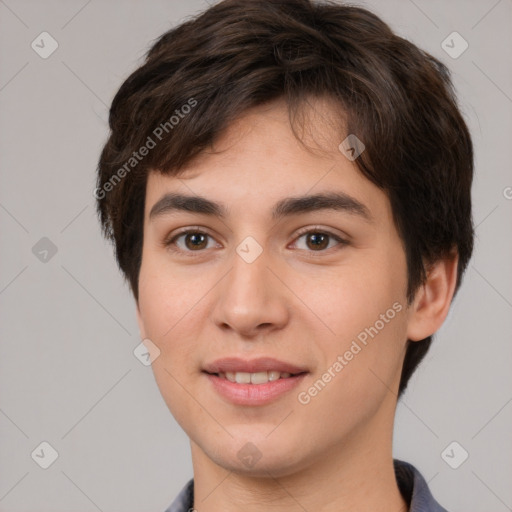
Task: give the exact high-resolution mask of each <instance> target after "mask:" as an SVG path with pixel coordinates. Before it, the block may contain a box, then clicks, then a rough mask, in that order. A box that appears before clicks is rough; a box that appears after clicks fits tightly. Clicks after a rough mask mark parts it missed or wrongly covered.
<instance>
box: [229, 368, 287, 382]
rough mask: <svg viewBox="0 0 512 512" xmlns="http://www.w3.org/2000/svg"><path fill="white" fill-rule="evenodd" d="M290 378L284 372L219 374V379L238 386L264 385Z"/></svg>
mask: <svg viewBox="0 0 512 512" xmlns="http://www.w3.org/2000/svg"><path fill="white" fill-rule="evenodd" d="M290 376H291V373H286V372H282V373H281V372H275V371H270V372H257V373H247V372H226V373H219V377H220V378H221V379H227V380H229V381H230V382H237V383H238V384H266V383H267V382H272V381H274V380H277V379H287V378H288V377H290Z"/></svg>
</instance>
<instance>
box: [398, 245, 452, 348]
mask: <svg viewBox="0 0 512 512" xmlns="http://www.w3.org/2000/svg"><path fill="white" fill-rule="evenodd" d="M458 263H459V255H458V252H457V251H456V250H452V251H451V252H450V253H448V254H447V255H446V256H444V257H443V258H442V259H440V260H438V261H436V262H435V263H433V264H431V265H430V266H429V267H428V270H427V279H426V281H425V283H424V284H423V285H422V286H421V287H420V288H419V289H418V290H417V292H416V296H415V298H414V302H413V304H412V305H411V306H410V320H409V324H408V326H407V337H408V339H410V340H411V341H420V340H423V339H425V338H427V337H429V336H431V335H432V334H434V333H435V332H436V331H437V330H438V329H439V328H440V327H441V325H442V324H443V322H444V320H445V318H446V316H447V315H448V311H449V310H450V304H451V302H452V299H453V294H454V292H455V285H456V283H457V266H458Z"/></svg>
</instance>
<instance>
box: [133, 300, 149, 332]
mask: <svg viewBox="0 0 512 512" xmlns="http://www.w3.org/2000/svg"><path fill="white" fill-rule="evenodd" d="M135 304H136V306H137V307H136V313H137V323H138V324H139V333H140V339H141V340H145V339H146V329H145V328H144V321H143V320H142V315H141V314H140V309H139V303H138V302H136V303H135Z"/></svg>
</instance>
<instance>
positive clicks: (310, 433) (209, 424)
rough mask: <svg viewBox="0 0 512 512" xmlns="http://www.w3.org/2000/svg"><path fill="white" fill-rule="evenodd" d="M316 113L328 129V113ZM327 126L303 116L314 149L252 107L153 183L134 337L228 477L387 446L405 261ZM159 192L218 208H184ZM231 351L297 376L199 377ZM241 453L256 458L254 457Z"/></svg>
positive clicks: (275, 115) (277, 117)
mask: <svg viewBox="0 0 512 512" xmlns="http://www.w3.org/2000/svg"><path fill="white" fill-rule="evenodd" d="M315 105H316V108H317V112H322V109H325V110H324V111H323V112H324V116H323V119H324V120H325V119H326V118H327V117H328V115H329V114H328V113H329V109H328V107H326V106H325V105H323V104H321V103H319V102H318V103H316V104H315ZM331 111H332V110H331ZM320 117H322V116H320ZM327 126H329V125H328V123H325V122H323V123H321V122H317V121H315V116H312V118H311V124H310V126H309V130H308V131H307V133H309V135H304V137H303V140H304V142H306V144H308V146H309V147H310V148H313V149H310V150H308V149H306V148H305V147H304V146H302V145H301V144H300V142H299V141H298V140H297V139H296V138H295V136H294V135H293V133H292V130H291V127H290V124H289V120H288V112H287V110H286V107H285V105H284V104H283V103H281V102H275V103H272V104H271V105H267V106H265V107H259V108H256V109H253V110H251V111H248V112H247V113H246V114H245V115H244V116H243V117H241V118H240V119H239V120H238V121H237V122H236V123H234V124H232V125H231V126H230V127H229V129H228V130H227V131H226V132H225V133H224V134H223V136H222V137H221V138H220V139H219V140H218V142H217V143H216V144H215V148H214V149H215V150H216V152H208V153H206V152H205V153H203V154H201V155H200V156H199V157H198V158H196V159H194V160H193V161H192V162H191V163H190V164H189V166H188V167H187V168H186V169H185V171H184V172H183V173H182V174H181V175H180V176H179V177H171V176H164V175H160V174H158V173H156V172H153V173H151V174H150V175H149V177H148V183H147V191H146V209H145V214H144V215H145V220H144V243H143V255H142V264H141V270H140V278H139V302H138V311H137V313H138V319H139V326H140V329H141V335H142V337H143V338H148V339H150V340H151V342H152V343H153V344H154V345H155V346H156V347H158V349H159V351H160V354H159V356H158V357H157V358H156V359H155V360H154V362H153V364H152V367H153V371H154V375H155V378H156V382H157V384H158V386H159V388H160V391H161V393H162V396H163V398H164V400H165V401H166V403H167V405H168V407H169V409H170V411H171V412H172V414H173V416H174V417H175V418H176V420H177V422H178V423H179V424H180V425H181V427H182V428H183V429H184V430H185V432H186V433H187V434H188V436H189V437H190V439H191V442H192V445H193V447H195V450H196V455H197V454H199V453H200V454H201V456H204V457H205V460H208V461H211V462H212V463H214V464H216V465H218V466H220V467H222V468H225V469H228V470H234V471H238V472H248V473H251V474H257V473H258V472H260V471H261V472H263V470H268V471H270V472H271V473H272V474H273V475H274V476H279V475H282V476H284V475H287V474H291V473H293V472H294V471H298V470H299V469H301V468H306V467H308V466H311V465H313V464H315V463H316V462H318V461H320V460H326V459H327V458H329V457H334V456H339V454H340V453H341V452H343V453H344V454H345V456H348V453H349V452H350V450H351V449H352V450H355V447H362V446H364V447H365V449H366V450H371V449H372V445H375V447H378V446H382V445H384V446H385V445H386V444H390V439H389V438H390V435H391V430H392V421H393V414H394V409H395V406H396V392H397V390H398V382H399V378H400V371H401V364H402V361H403V356H404V354H405V344H406V340H407V329H408V324H409V321H410V314H409V309H408V308H407V307H406V305H407V302H406V295H405V294H406V288H407V272H406V260H405V253H404V248H403V245H402V242H401V240H400V238H399V236H398V233H397V231H396V228H395V225H394V223H393V220H392V213H391V208H390V204H389V201H388V199H387V197H386V195H385V194H384V192H382V191H381V190H380V189H378V188H377V187H376V186H375V185H373V184H372V183H371V182H370V181H368V180H367V179H366V178H365V177H363V176H362V175H361V174H360V172H359V171H358V170H357V168H356V166H355V164H354V162H352V161H350V160H349V159H348V158H347V157H346V156H345V155H344V154H343V153H342V152H341V151H340V150H339V149H338V145H339V144H340V142H341V141H342V140H343V139H344V138H345V137H346V134H345V135H343V134H342V133H341V132H338V133H336V130H334V129H333V128H332V126H331V127H329V128H327ZM320 149H321V151H320ZM167 194H180V195H183V196H187V197H190V198H197V196H200V197H201V198H205V199H207V200H208V201H210V202H213V203H216V204H217V205H218V208H219V211H218V212H215V210H214V208H213V207H212V206H211V205H209V206H208V205H207V206H208V208H205V207H203V208H198V207H197V206H198V204H199V203H198V202H197V201H196V203H195V205H194V204H192V203H188V204H189V205H190V211H189V210H184V209H182V207H183V205H184V204H186V201H184V200H181V201H172V200H170V199H169V197H168V198H167V199H165V196H166V195H167ZM329 194H330V195H331V196H332V195H333V194H337V197H336V198H334V199H333V197H331V201H327V200H325V198H324V200H321V199H318V198H317V201H316V202H315V201H309V202H308V201H293V200H296V199H298V198H304V197H306V196H327V195H329ZM163 198H164V199H163ZM162 199H163V200H162ZM180 205H181V207H180ZM276 205H280V208H277V214H276V215H274V213H275V210H276ZM221 208H222V209H223V210H222V211H221V210H220V209H221ZM195 210H200V211H195ZM151 212H152V213H151ZM212 212H214V213H212ZM150 213H151V215H150ZM220 213H222V214H223V215H220ZM229 357H236V358H240V359H241V360H243V361H245V362H247V361H254V360H256V359H258V358H262V357H267V358H274V359H276V360H278V361H280V362H281V363H287V364H290V365H294V367H296V369H297V370H300V371H302V372H304V373H302V375H300V376H297V377H293V376H291V377H289V379H291V380H290V381H287V379H286V375H284V378H282V380H281V379H280V381H281V382H278V381H276V382H270V384H263V385H262V384H256V383H255V384H240V383H234V384H233V383H229V384H228V380H227V379H226V380H224V382H223V383H220V382H219V381H220V380H221V378H222V376H219V377H217V376H212V375H209V374H208V373H206V372H205V370H206V369H207V368H209V369H210V370H212V367H210V366H209V365H211V364H213V363H214V362H216V361H218V360H219V359H222V358H229ZM281 363H271V364H275V365H276V367H278V366H279V364H281ZM239 364H241V363H239ZM236 365H237V363H235V364H234V366H233V365H231V366H228V370H231V371H234V370H236ZM222 369H225V368H222ZM258 369H260V370H261V368H258ZM267 370H271V368H268V367H267ZM252 373H258V372H252ZM289 373H290V372H289ZM291 373H294V372H291ZM267 375H268V374H267ZM274 375H275V374H274ZM236 378H237V376H235V379H236ZM244 378H246V376H245V375H244V374H239V375H238V380H242V381H243V380H244ZM283 383H284V386H283V387H282V389H281V388H279V389H281V392H277V391H276V389H278V388H277V386H279V385H281V384H283ZM224 384H225V385H224ZM260 385H262V386H266V390H265V391H261V392H257V393H254V392H252V391H251V390H247V388H248V386H252V387H253V388H254V387H256V386H260ZM236 386H239V387H238V390H239V392H237V391H236V390H235V389H234V388H235V387H236ZM228 388H229V389H228ZM226 389H227V391H226V392H223V391H220V390H226ZM261 389H263V388H261ZM390 390H391V391H390ZM226 393H227V394H226ZM253 395H254V396H253ZM237 397H238V398H237ZM250 397H253V398H250ZM247 443H251V444H247ZM240 450H241V451H240ZM244 450H245V451H244ZM247 452H248V453H249V454H252V455H255V456H256V459H257V458H258V457H260V456H261V458H260V459H259V461H258V462H257V463H255V464H253V465H251V464H248V462H247V460H248V459H244V457H243V455H244V454H245V453H247ZM262 474H263V473H262Z"/></svg>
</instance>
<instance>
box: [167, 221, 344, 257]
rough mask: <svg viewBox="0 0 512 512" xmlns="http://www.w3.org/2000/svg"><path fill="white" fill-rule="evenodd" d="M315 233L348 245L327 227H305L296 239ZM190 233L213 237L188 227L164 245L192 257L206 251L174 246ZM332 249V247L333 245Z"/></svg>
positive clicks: (325, 250)
mask: <svg viewBox="0 0 512 512" xmlns="http://www.w3.org/2000/svg"><path fill="white" fill-rule="evenodd" d="M313 233H314V234H322V235H327V236H328V237H330V238H332V239H334V240H335V241H336V242H338V245H341V246H342V247H343V246H345V245H348V241H347V240H345V239H343V238H341V237H340V236H339V235H335V234H334V233H332V232H331V231H328V230H325V229H322V228H319V227H315V228H305V229H304V230H301V231H299V232H298V233H297V237H296V239H295V240H298V239H299V238H301V237H303V236H304V235H308V234H313ZM188 234H196V235H197V234H200V235H206V236H207V237H210V238H213V237H212V236H211V235H210V234H209V233H206V232H205V231H203V230H201V229H199V228H193V229H191V228H187V229H185V230H183V231H180V232H178V233H176V234H175V235H173V236H172V237H169V238H167V239H166V240H164V246H165V247H167V248H169V249H170V250H171V251H172V252H175V253H180V254H185V255H186V256H190V257H193V256H194V253H201V252H205V250H206V249H202V250H197V251H190V250H183V249H177V248H175V247H173V246H175V242H176V240H178V238H180V237H182V236H183V235H188ZM335 247H337V246H335ZM330 249H332V247H331V248H330ZM330 249H322V250H320V251H313V250H311V251H307V252H309V253H311V254H312V255H314V257H316V256H317V255H315V253H325V252H328V251H329V250H330ZM320 255H321V254H320ZM320 255H319V256H320Z"/></svg>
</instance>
